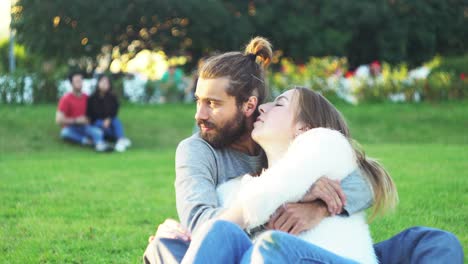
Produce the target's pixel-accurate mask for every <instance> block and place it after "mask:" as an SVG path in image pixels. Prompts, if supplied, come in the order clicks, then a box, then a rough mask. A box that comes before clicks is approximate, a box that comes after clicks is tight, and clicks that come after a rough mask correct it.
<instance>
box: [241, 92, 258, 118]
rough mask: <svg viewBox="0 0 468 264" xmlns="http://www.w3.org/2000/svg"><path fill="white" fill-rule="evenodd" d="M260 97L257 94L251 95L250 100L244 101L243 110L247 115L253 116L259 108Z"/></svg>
mask: <svg viewBox="0 0 468 264" xmlns="http://www.w3.org/2000/svg"><path fill="white" fill-rule="evenodd" d="M257 105H258V98H257V97H256V96H250V97H249V100H247V102H245V103H244V105H243V106H242V110H243V112H244V115H245V116H246V117H251V116H252V115H253V114H254V113H255V111H256V110H257Z"/></svg>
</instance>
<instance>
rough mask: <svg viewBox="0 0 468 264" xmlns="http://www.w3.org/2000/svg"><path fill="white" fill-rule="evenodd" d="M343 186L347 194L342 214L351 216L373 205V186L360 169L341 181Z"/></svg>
mask: <svg viewBox="0 0 468 264" xmlns="http://www.w3.org/2000/svg"><path fill="white" fill-rule="evenodd" d="M341 188H342V189H343V192H344V193H345V195H346V205H345V206H344V210H343V213H342V215H346V216H349V215H352V214H355V213H357V212H360V211H363V210H366V209H367V208H369V207H371V206H372V204H373V202H374V201H373V195H372V190H371V187H370V185H369V183H368V182H367V181H366V180H365V179H364V176H363V175H362V172H361V171H360V170H359V169H358V170H355V171H353V172H352V173H351V174H349V175H348V176H346V177H345V178H344V179H343V180H342V181H341Z"/></svg>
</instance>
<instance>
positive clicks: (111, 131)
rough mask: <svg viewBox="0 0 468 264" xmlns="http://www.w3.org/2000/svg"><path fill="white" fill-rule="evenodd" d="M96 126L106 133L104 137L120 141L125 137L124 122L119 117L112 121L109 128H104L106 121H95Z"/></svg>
mask: <svg viewBox="0 0 468 264" xmlns="http://www.w3.org/2000/svg"><path fill="white" fill-rule="evenodd" d="M93 125H94V126H96V127H99V128H100V129H102V131H103V132H104V137H106V138H111V139H117V140H118V139H120V138H123V137H125V136H124V129H123V126H122V122H120V120H119V119H118V118H117V117H114V118H112V119H111V123H110V125H109V126H108V127H107V128H104V119H98V120H96V121H94V123H93Z"/></svg>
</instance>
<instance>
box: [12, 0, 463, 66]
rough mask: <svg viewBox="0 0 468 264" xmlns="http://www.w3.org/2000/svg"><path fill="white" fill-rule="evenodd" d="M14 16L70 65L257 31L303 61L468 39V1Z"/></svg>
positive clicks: (40, 49)
mask: <svg viewBox="0 0 468 264" xmlns="http://www.w3.org/2000/svg"><path fill="white" fill-rule="evenodd" d="M12 16H13V20H12V26H13V27H14V28H15V29H16V31H17V36H18V40H19V42H20V43H22V44H24V45H25V46H26V47H27V48H28V49H29V50H31V51H32V52H34V53H38V54H41V55H43V56H44V57H46V58H51V59H54V60H57V61H60V62H69V61H70V60H75V61H80V60H83V59H85V60H89V61H92V62H93V63H95V62H96V58H97V56H98V55H99V54H101V53H103V52H104V53H105V52H108V53H109V52H110V51H111V50H114V51H118V52H120V54H130V56H132V55H134V54H136V52H138V51H139V50H142V49H150V50H158V49H163V50H164V51H165V52H166V53H168V54H169V55H178V54H186V53H188V54H190V55H192V56H193V58H194V59H195V60H196V59H197V58H199V57H200V56H202V55H204V54H206V53H208V52H211V51H214V50H221V51H225V50H238V49H240V48H241V47H242V45H243V44H245V43H246V42H247V40H248V39H249V38H250V37H253V36H255V35H262V36H266V37H268V38H270V39H271V40H272V42H273V43H274V45H275V47H276V49H279V50H281V51H282V52H283V55H284V56H288V57H291V58H293V59H295V60H296V61H299V62H301V61H306V60H307V58H308V57H309V56H323V55H337V56H346V57H347V58H348V59H349V61H350V64H351V66H356V65H358V64H361V63H368V62H369V61H371V60H375V59H378V60H385V61H388V62H390V63H398V62H401V61H407V62H409V63H410V64H412V65H415V64H419V63H420V62H422V61H424V60H428V59H429V58H431V57H432V56H434V55H435V54H442V55H444V54H450V55H453V54H462V53H466V52H467V45H468V44H467V43H468V30H467V29H466V25H468V4H467V2H466V1H463V0H445V1H440V0H413V1H402V0H359V1H342V0H319V1H307V0H297V1H286V0H256V1H253V0H250V1H242V0H237V1H227V0H203V1H202V0H158V1H155V0H112V1H111V0H103V1H94V0H80V1H71V0H44V1H37V0H18V1H17V2H16V5H15V6H14V7H13V9H12ZM103 47H107V48H104V49H103Z"/></svg>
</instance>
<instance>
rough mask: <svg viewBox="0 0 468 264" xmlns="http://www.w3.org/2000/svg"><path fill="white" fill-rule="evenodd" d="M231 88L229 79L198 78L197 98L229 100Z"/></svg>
mask: <svg viewBox="0 0 468 264" xmlns="http://www.w3.org/2000/svg"><path fill="white" fill-rule="evenodd" d="M228 87H229V78H227V77H221V78H213V79H203V78H198V82H197V90H196V91H195V96H197V97H198V98H214V99H218V100H223V99H227V98H228V97H230V95H229V94H228V93H227V92H226V90H227V88H228Z"/></svg>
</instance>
